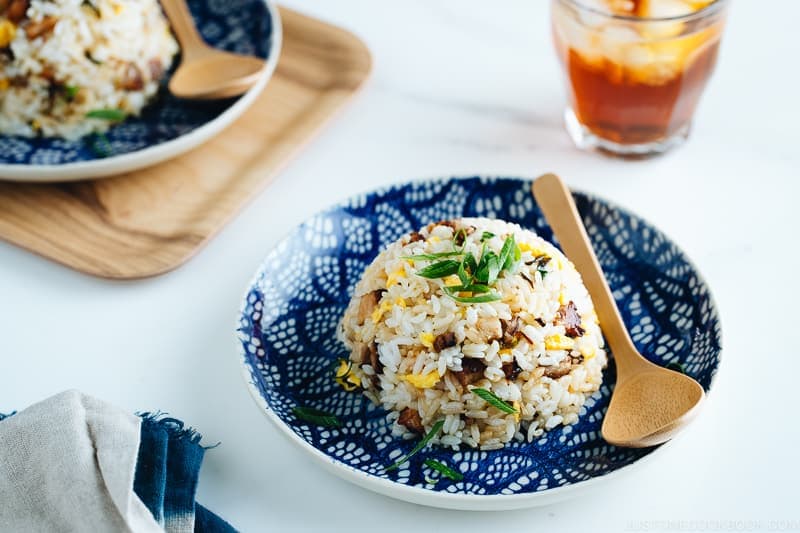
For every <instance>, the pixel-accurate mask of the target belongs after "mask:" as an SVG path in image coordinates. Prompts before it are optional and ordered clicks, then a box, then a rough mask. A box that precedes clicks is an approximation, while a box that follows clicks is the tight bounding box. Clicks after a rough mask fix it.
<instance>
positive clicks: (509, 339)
mask: <svg viewBox="0 0 800 533" xmlns="http://www.w3.org/2000/svg"><path fill="white" fill-rule="evenodd" d="M500 325H501V327H502V329H503V338H502V345H503V347H504V348H510V347H512V346H516V345H517V343H518V342H519V339H520V337H522V327H523V326H524V325H525V324H524V323H523V322H522V319H521V318H520V317H518V316H515V317H513V318H512V319H511V320H502V319H501V320H500Z"/></svg>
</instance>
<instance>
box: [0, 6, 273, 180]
mask: <svg viewBox="0 0 800 533" xmlns="http://www.w3.org/2000/svg"><path fill="white" fill-rule="evenodd" d="M187 3H188V5H189V8H190V10H191V12H192V15H193V16H194V19H195V23H196V24H197V28H198V30H199V31H200V33H201V34H202V36H203V38H204V39H205V40H206V42H207V43H208V44H210V45H211V46H214V47H217V48H220V49H222V50H227V51H229V52H237V53H241V54H253V55H256V56H259V57H262V58H265V59H266V60H267V65H266V68H265V69H264V73H263V74H262V76H261V78H260V79H259V81H258V82H257V83H256V84H255V85H254V86H253V87H252V88H251V89H250V90H249V91H248V92H247V93H245V94H244V95H242V96H241V97H239V98H234V99H228V100H220V101H211V102H192V101H188V100H180V99H178V98H175V97H174V96H172V95H171V94H170V93H169V91H168V90H167V89H166V87H167V83H168V82H169V75H168V76H166V78H165V79H164V80H162V88H161V91H160V93H159V95H158V96H157V98H156V101H155V102H153V103H151V104H150V105H149V106H147V107H146V108H145V110H144V111H143V112H142V115H141V116H140V117H131V118H129V119H127V120H126V121H125V122H124V123H122V124H120V125H118V126H115V127H113V128H111V130H110V131H109V132H108V133H107V134H106V136H107V137H108V140H109V143H110V149H111V152H112V154H114V155H112V156H110V157H102V156H100V155H98V154H97V150H93V149H92V147H91V143H92V139H93V137H92V136H89V137H87V138H84V139H80V140H77V141H65V140H63V139H57V138H41V139H29V138H25V137H16V136H8V135H0V179H6V180H14V181H28V182H53V181H74V180H82V179H89V178H98V177H103V176H110V175H115V174H121V173H124V172H130V171H133V170H136V169H139V168H143V167H147V166H151V165H154V164H156V163H160V162H162V161H165V160H167V159H170V158H173V157H176V156H178V155H181V154H183V153H185V152H187V151H189V150H191V149H192V148H195V147H197V146H198V145H200V144H202V143H203V142H205V141H207V140H209V139H210V138H211V137H213V136H214V135H216V134H218V133H219V132H221V131H222V130H223V129H225V128H226V127H227V126H229V125H230V124H231V123H232V122H233V121H234V120H236V119H237V118H239V117H240V116H241V115H242V114H243V113H244V112H245V111H246V110H247V108H248V107H250V106H251V105H252V104H253V102H254V101H255V99H256V97H257V96H258V95H259V94H260V93H261V91H262V90H263V89H264V87H265V86H266V84H267V82H268V81H269V79H270V77H271V76H272V73H273V71H274V70H275V66H276V65H277V63H278V56H279V55H280V49H281V44H282V30H281V21H280V15H279V13H278V10H277V9H276V8H275V5H274V4H273V2H272V0H233V1H230V2H220V1H218V0H188V1H187ZM176 60H177V58H176ZM176 64H177V61H176ZM173 69H174V67H173ZM170 74H171V73H170ZM95 140H96V139H95Z"/></svg>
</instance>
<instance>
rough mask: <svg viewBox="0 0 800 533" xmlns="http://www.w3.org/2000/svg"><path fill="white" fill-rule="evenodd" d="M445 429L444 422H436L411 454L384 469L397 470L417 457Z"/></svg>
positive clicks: (387, 470)
mask: <svg viewBox="0 0 800 533" xmlns="http://www.w3.org/2000/svg"><path fill="white" fill-rule="evenodd" d="M443 427H444V420H439V421H438V422H436V423H435V424H434V425H433V427H432V428H431V430H430V431H429V432H428V434H427V435H425V436H424V437H422V440H421V441H419V442H418V443H417V445H416V446H414V448H413V449H412V450H411V451H410V452H408V453H407V454H405V455H404V456H403V457H401V458H400V459H399V460H398V461H397V462H396V463H394V464H392V465H390V466H387V467H386V468H385V469H384V471H385V472H389V471H391V470H396V469H397V468H398V467H399V466H400V465H402V464H403V463H405V462H406V461H408V460H409V459H410V458H411V457H412V456H414V455H416V453H417V452H418V451H420V450H421V449H422V448H424V447H425V446H426V445H427V444H428V443H429V442H430V441H431V439H432V438H433V437H435V436H436V435H438V434H439V432H440V431H441V430H442V428H443Z"/></svg>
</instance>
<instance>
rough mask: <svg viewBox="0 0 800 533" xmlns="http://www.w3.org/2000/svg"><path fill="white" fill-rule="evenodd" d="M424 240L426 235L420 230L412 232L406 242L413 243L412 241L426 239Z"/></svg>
mask: <svg viewBox="0 0 800 533" xmlns="http://www.w3.org/2000/svg"><path fill="white" fill-rule="evenodd" d="M424 240H425V237H423V236H422V234H421V233H420V232H418V231H412V232H411V234H410V235H409V236H408V242H406V244H411V243H412V242H417V241H424Z"/></svg>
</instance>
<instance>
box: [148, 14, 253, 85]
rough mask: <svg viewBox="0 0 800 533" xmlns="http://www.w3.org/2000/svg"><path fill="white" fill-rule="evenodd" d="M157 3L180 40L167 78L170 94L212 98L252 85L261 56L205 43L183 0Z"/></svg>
mask: <svg viewBox="0 0 800 533" xmlns="http://www.w3.org/2000/svg"><path fill="white" fill-rule="evenodd" d="M161 7H163V8H164V12H165V13H166V14H167V17H168V18H169V21H170V24H171V25H172V30H173V31H174V32H175V35H176V36H177V37H178V41H180V43H181V55H182V59H181V64H180V66H179V67H178V70H176V71H175V74H173V75H172V79H170V82H169V90H170V92H171V93H172V94H173V95H175V96H177V97H178V98H187V99H192V100H216V99H220V98H231V97H233V96H239V95H241V94H244V93H245V92H247V91H248V90H249V89H250V88H251V87H252V86H253V85H255V83H256V82H257V81H258V79H259V78H260V77H261V75H262V73H263V71H264V69H265V68H266V62H265V61H264V60H263V59H261V58H258V57H253V56H245V55H240V54H232V53H230V52H223V51H222V50H217V49H215V48H211V47H210V46H208V45H207V44H206V43H205V41H203V38H202V37H201V36H200V34H199V33H198V32H197V28H195V25H194V20H193V19H192V14H191V12H190V11H189V8H188V7H187V6H186V2H185V0H162V1H161Z"/></svg>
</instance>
